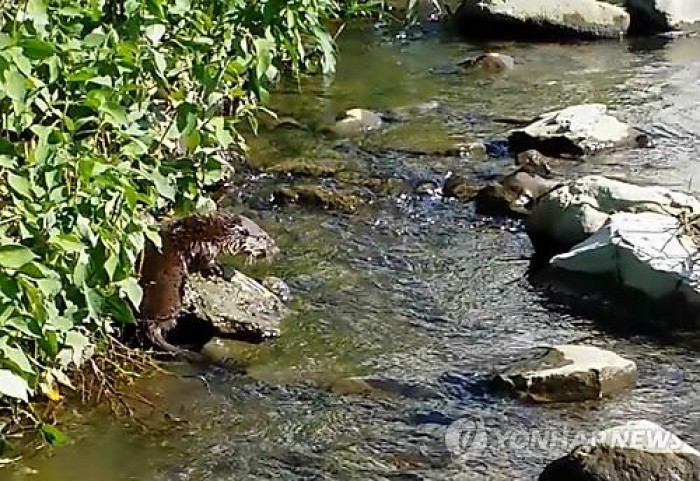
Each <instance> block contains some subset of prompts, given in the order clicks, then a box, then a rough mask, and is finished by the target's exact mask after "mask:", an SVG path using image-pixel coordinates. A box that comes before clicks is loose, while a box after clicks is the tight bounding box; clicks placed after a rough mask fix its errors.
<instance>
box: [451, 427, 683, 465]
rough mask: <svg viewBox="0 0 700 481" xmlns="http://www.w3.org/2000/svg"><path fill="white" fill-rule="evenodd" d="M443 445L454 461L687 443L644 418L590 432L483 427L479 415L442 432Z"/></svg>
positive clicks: (672, 446)
mask: <svg viewBox="0 0 700 481" xmlns="http://www.w3.org/2000/svg"><path fill="white" fill-rule="evenodd" d="M445 445H446V447H447V449H448V450H449V451H450V453H451V454H452V455H453V457H454V458H455V461H456V462H463V463H467V462H469V461H474V460H477V459H479V458H480V457H481V456H483V455H484V454H485V452H486V451H487V450H488V451H493V452H499V453H502V454H503V453H507V454H508V455H509V456H511V458H512V459H517V458H518V457H520V458H527V457H532V456H541V455H542V454H543V453H546V454H551V453H561V454H564V453H569V452H571V451H573V450H574V449H576V448H577V447H579V446H586V445H588V446H593V445H604V446H606V447H610V448H640V449H644V450H653V451H660V452H663V451H683V450H685V449H687V445H686V444H685V443H684V442H683V441H681V440H680V439H679V438H678V437H677V436H675V435H674V434H672V433H670V432H669V431H666V430H664V429H660V428H659V427H658V426H657V425H655V424H653V423H650V422H647V421H637V422H631V423H628V424H625V425H622V426H619V427H616V428H612V429H608V430H605V431H599V432H590V431H585V430H581V429H580V427H579V428H573V427H571V426H566V425H564V426H552V427H547V428H531V429H527V428H517V427H512V426H511V427H505V428H504V427H487V426H486V425H485V423H484V421H483V419H482V418H480V417H469V418H467V417H465V418H461V419H458V420H457V421H455V422H454V423H452V424H451V425H450V426H448V428H447V429H446V431H445Z"/></svg>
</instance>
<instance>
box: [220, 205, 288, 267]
mask: <svg viewBox="0 0 700 481" xmlns="http://www.w3.org/2000/svg"><path fill="white" fill-rule="evenodd" d="M231 239H232V243H231V248H230V249H227V250H228V251H229V253H231V254H238V253H241V254H246V255H247V256H248V258H249V259H251V260H252V259H261V258H268V259H269V258H272V257H275V256H276V255H277V254H279V252H280V250H279V247H277V243H276V242H275V240H274V239H273V238H272V237H270V234H268V233H267V232H265V231H264V230H263V229H262V227H260V226H259V225H258V224H256V223H255V222H253V221H252V220H250V219H249V218H247V217H244V216H242V215H241V216H236V222H235V225H231Z"/></svg>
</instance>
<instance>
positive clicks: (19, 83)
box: [5, 69, 27, 101]
mask: <svg viewBox="0 0 700 481" xmlns="http://www.w3.org/2000/svg"><path fill="white" fill-rule="evenodd" d="M26 81H27V80H26V79H25V78H24V75H22V74H21V73H19V72H18V71H17V70H14V69H10V70H7V71H5V93H6V94H7V96H8V97H10V98H11V99H12V100H16V101H22V100H24V96H25V94H26V93H27V86H26Z"/></svg>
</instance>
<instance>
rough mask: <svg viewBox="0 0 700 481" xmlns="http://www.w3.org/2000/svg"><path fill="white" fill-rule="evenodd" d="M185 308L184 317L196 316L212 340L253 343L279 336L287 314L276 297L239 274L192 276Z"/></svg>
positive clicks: (186, 289) (185, 296) (188, 280)
mask: <svg viewBox="0 0 700 481" xmlns="http://www.w3.org/2000/svg"><path fill="white" fill-rule="evenodd" d="M182 305H183V315H187V316H194V317H195V318H196V319H197V320H198V321H199V322H200V323H203V324H204V325H206V326H207V327H208V328H209V329H210V330H211V332H212V336H217V337H227V338H234V339H241V340H246V341H254V342H257V341H260V340H263V339H268V338H271V337H276V336H278V335H279V323H280V321H281V320H282V318H284V317H285V316H286V315H287V313H288V311H287V308H286V307H285V305H284V303H283V302H282V301H281V300H280V299H279V298H278V297H277V296H276V295H274V294H273V293H272V292H270V291H269V290H267V289H265V288H264V287H263V286H262V285H260V284H259V283H258V282H257V281H255V280H253V279H251V278H250V277H248V276H246V275H244V274H242V273H240V272H238V271H235V272H234V273H233V275H232V276H231V277H230V278H220V277H203V276H202V275H200V274H193V275H190V276H189V277H188V278H187V280H186V282H185V287H184V294H183V299H182Z"/></svg>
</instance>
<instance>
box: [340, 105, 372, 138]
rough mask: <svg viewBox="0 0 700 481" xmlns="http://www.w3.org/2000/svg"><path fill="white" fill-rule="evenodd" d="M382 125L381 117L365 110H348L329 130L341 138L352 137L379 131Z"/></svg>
mask: <svg viewBox="0 0 700 481" xmlns="http://www.w3.org/2000/svg"><path fill="white" fill-rule="evenodd" d="M383 124H384V121H383V120H382V115H381V114H379V113H377V112H372V111H371V110H366V109H350V110H348V111H347V112H345V116H344V117H343V118H342V119H340V120H338V121H337V122H336V123H335V125H334V126H333V128H332V129H331V130H332V131H333V132H334V133H335V134H336V135H339V136H341V137H352V136H357V135H362V134H366V133H369V132H374V131H377V130H379V129H380V128H381V127H382V126H383Z"/></svg>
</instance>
